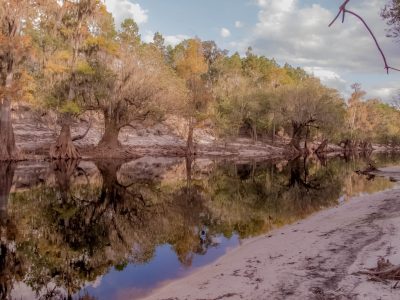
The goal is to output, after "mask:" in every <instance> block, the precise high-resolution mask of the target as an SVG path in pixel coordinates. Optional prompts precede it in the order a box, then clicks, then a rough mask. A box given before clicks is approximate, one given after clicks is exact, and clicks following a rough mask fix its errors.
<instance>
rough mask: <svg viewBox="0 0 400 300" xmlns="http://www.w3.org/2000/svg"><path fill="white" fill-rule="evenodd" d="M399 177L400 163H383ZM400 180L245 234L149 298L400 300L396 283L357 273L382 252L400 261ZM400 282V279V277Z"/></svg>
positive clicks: (389, 173) (386, 171)
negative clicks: (274, 226)
mask: <svg viewBox="0 0 400 300" xmlns="http://www.w3.org/2000/svg"><path fill="white" fill-rule="evenodd" d="M381 172H382V173H381V174H383V175H385V176H390V177H392V178H399V177H400V176H399V174H400V168H390V169H384V170H381ZM399 250H400V187H399V186H396V187H395V188H394V189H392V190H388V191H384V192H380V193H376V194H373V195H362V196H359V197H356V198H353V199H352V200H351V201H348V202H344V203H342V204H340V205H339V206H337V207H334V208H331V209H327V210H324V211H321V212H319V213H316V214H314V215H312V216H311V217H309V218H307V219H305V220H303V221H300V222H298V223H296V224H292V225H288V226H285V227H282V228H280V229H278V230H275V231H273V232H270V233H268V234H266V235H264V236H260V237H257V238H254V239H250V240H246V241H245V242H244V243H243V244H242V245H241V246H240V247H238V248H236V249H234V250H232V251H231V252H229V253H227V254H226V255H225V256H223V257H221V258H220V259H219V260H217V261H216V262H214V263H213V264H211V265H208V266H205V267H203V268H201V269H199V270H197V271H195V272H194V273H192V274H191V275H189V276H187V277H185V278H182V279H178V280H176V281H172V282H169V283H166V284H164V285H163V286H161V287H160V288H159V289H156V290H154V291H153V292H152V293H151V294H150V295H148V296H147V297H145V298H144V299H146V300H150V299H168V300H183V299H185V300H186V299H210V300H211V299H213V300H217V299H218V300H219V299H230V300H235V299H382V300H383V299H400V288H395V289H394V288H393V286H394V285H395V282H392V283H389V284H384V283H382V282H374V281H370V280H369V278H368V276H366V275H359V274H357V272H358V271H360V270H363V269H365V268H371V267H375V266H376V262H377V259H378V258H379V257H385V258H388V259H389V260H390V261H391V262H392V263H394V264H400V251H399ZM399 286H400V284H399Z"/></svg>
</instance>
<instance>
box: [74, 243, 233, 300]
mask: <svg viewBox="0 0 400 300" xmlns="http://www.w3.org/2000/svg"><path fill="white" fill-rule="evenodd" d="M218 241H219V244H218V245H217V246H216V247H210V248H208V249H207V253H206V254H204V255H197V254H196V255H195V256H194V258H193V261H192V266H191V267H185V266H183V265H182V264H181V262H179V260H178V257H177V256H176V254H175V252H174V250H173V249H171V246H170V245H163V246H159V247H157V249H156V254H155V256H154V258H153V259H152V260H151V261H150V262H149V263H148V264H144V265H135V264H129V265H128V266H126V267H125V269H124V270H123V271H117V270H116V269H114V268H113V269H111V270H110V271H109V272H108V273H107V274H105V275H104V276H102V277H101V279H100V278H99V280H96V281H95V282H94V283H92V284H90V285H89V286H87V287H86V291H87V292H88V293H89V295H91V296H94V297H96V298H97V299H132V298H133V297H135V296H139V295H140V296H142V295H143V294H144V293H146V292H149V291H150V290H151V289H153V288H155V287H156V286H158V285H160V284H162V283H163V282H164V281H168V280H171V279H175V278H178V277H182V276H184V275H187V274H188V273H190V272H192V271H193V270H194V269H195V268H198V267H201V266H204V265H206V264H209V263H211V262H213V261H215V260H216V259H217V258H218V257H220V256H222V255H223V254H225V253H226V252H227V251H228V250H230V249H232V248H234V247H236V246H238V245H239V238H238V236H236V235H234V236H233V237H231V238H230V239H227V238H225V237H223V236H219V237H218ZM81 294H82V292H81Z"/></svg>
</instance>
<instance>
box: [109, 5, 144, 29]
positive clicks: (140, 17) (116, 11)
mask: <svg viewBox="0 0 400 300" xmlns="http://www.w3.org/2000/svg"><path fill="white" fill-rule="evenodd" d="M105 3H106V6H107V10H108V11H109V12H111V13H112V14H113V16H114V19H115V24H116V25H117V26H119V25H120V24H121V22H122V21H123V20H124V19H126V18H132V19H134V20H135V22H136V23H138V24H139V25H140V24H143V23H146V22H147V21H148V19H149V15H148V13H149V11H148V10H146V9H143V8H142V7H141V6H140V4H138V3H134V2H131V1H129V0H105Z"/></svg>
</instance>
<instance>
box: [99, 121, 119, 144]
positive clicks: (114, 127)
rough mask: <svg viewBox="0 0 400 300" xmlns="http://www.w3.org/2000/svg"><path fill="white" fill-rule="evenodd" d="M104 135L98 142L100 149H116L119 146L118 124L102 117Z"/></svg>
mask: <svg viewBox="0 0 400 300" xmlns="http://www.w3.org/2000/svg"><path fill="white" fill-rule="evenodd" d="M104 119H105V122H104V126H105V127H104V128H105V129H104V134H103V136H102V138H101V140H100V142H99V146H100V147H107V148H118V147H120V146H121V144H120V142H119V140H118V135H119V128H118V124H116V122H115V121H113V120H111V118H110V117H107V116H104Z"/></svg>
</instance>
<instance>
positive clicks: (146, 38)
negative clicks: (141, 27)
mask: <svg viewBox="0 0 400 300" xmlns="http://www.w3.org/2000/svg"><path fill="white" fill-rule="evenodd" d="M163 37H164V40H165V44H166V45H167V46H168V45H170V46H173V47H174V46H176V45H178V44H179V43H180V42H182V41H184V40H186V39H189V38H190V36H188V35H185V34H176V35H165V36H163ZM153 38H154V32H153V31H150V30H148V31H146V33H145V34H144V35H143V38H142V40H143V42H145V43H151V42H153Z"/></svg>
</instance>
